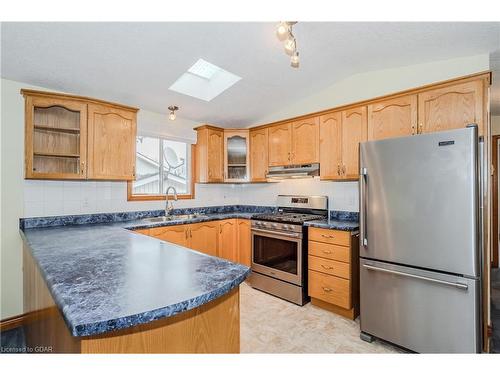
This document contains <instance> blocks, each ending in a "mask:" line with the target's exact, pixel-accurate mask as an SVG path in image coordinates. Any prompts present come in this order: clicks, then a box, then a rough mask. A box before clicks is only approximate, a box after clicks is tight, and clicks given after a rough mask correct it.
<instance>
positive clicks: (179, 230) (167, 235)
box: [149, 225, 189, 247]
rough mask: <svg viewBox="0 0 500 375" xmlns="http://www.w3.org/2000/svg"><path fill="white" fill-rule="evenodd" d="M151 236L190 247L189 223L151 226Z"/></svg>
mask: <svg viewBox="0 0 500 375" xmlns="http://www.w3.org/2000/svg"><path fill="white" fill-rule="evenodd" d="M149 236H151V237H155V238H159V239H160V240H163V241H167V242H171V243H175V244H176V245H181V246H185V247H189V225H171V226H168V227H159V228H151V229H150V230H149Z"/></svg>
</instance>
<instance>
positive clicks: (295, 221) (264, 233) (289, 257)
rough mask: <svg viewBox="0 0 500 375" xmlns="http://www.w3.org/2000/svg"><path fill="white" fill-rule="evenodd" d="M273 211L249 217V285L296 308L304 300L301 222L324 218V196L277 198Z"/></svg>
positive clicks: (304, 248)
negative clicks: (294, 305)
mask: <svg viewBox="0 0 500 375" xmlns="http://www.w3.org/2000/svg"><path fill="white" fill-rule="evenodd" d="M277 203H278V209H277V212H275V213H272V214H257V215H254V216H252V265H251V268H252V273H251V275H250V277H249V278H248V281H249V283H250V285H251V286H252V287H254V288H256V289H260V290H263V291H265V292H267V293H270V294H273V295H275V296H278V297H280V298H283V299H286V300H288V301H290V302H293V303H295V304H298V305H301V306H302V305H304V304H305V303H306V302H307V301H308V297H307V277H306V276H307V230H306V228H305V227H304V226H303V224H304V222H306V221H311V220H321V219H325V218H326V217H327V216H328V198H327V197H325V196H297V195H279V196H278V199H277Z"/></svg>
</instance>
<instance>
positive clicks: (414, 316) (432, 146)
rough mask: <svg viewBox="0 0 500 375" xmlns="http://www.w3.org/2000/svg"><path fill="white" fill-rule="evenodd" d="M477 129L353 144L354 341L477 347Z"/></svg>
mask: <svg viewBox="0 0 500 375" xmlns="http://www.w3.org/2000/svg"><path fill="white" fill-rule="evenodd" d="M479 155H482V143H481V142H479V140H478V134H477V127H476V126H474V125H472V126H468V127H467V128H464V129H459V130H451V131H443V132H438V133H432V134H423V135H416V136H410V137H402V138H394V139H386V140H380V141H371V142H364V143H362V144H361V145H360V167H361V179H360V257H361V259H360V294H361V295H360V299H361V300H360V304H361V306H360V308H361V311H360V320H361V338H362V339H364V340H367V341H371V339H373V337H376V338H380V339H383V340H386V341H389V342H392V343H394V344H397V345H400V346H402V347H405V348H407V349H410V350H412V351H416V352H422V353H475V352H480V350H481V345H482V342H481V249H482V238H483V236H482V231H481V228H482V225H481V221H482V203H481V202H482V196H483V193H482V191H483V183H482V182H483V180H484V178H483V177H482V176H483V173H482V171H483V170H484V166H483V164H484V163H483V162H482V157H479Z"/></svg>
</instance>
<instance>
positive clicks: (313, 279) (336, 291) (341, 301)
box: [308, 270, 352, 309]
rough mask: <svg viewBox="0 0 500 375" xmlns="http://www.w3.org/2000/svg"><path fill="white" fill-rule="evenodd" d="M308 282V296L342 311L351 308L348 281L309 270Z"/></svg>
mask: <svg viewBox="0 0 500 375" xmlns="http://www.w3.org/2000/svg"><path fill="white" fill-rule="evenodd" d="M308 281H309V287H308V289H309V296H311V297H314V298H317V299H320V300H322V301H325V302H328V303H331V304H333V305H337V306H340V307H342V308H344V309H350V308H351V307H352V304H351V285H350V284H351V283H350V281H349V280H346V279H341V278H340V277H336V276H330V275H326V274H324V273H321V272H316V271H311V270H310V271H309V280H308Z"/></svg>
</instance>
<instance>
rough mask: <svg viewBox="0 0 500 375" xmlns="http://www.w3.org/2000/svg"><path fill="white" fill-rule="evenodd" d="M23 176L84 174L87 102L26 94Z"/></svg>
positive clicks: (74, 177) (80, 177)
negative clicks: (24, 170) (24, 169)
mask: <svg viewBox="0 0 500 375" xmlns="http://www.w3.org/2000/svg"><path fill="white" fill-rule="evenodd" d="M25 120H26V136H25V143H26V144H25V147H26V164H25V167H26V173H25V176H26V178H42V179H66V178H67V179H82V178H85V177H86V165H85V162H86V153H87V104H86V103H83V102H81V101H77V100H66V99H63V98H50V97H32V96H27V97H26V112H25Z"/></svg>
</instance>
